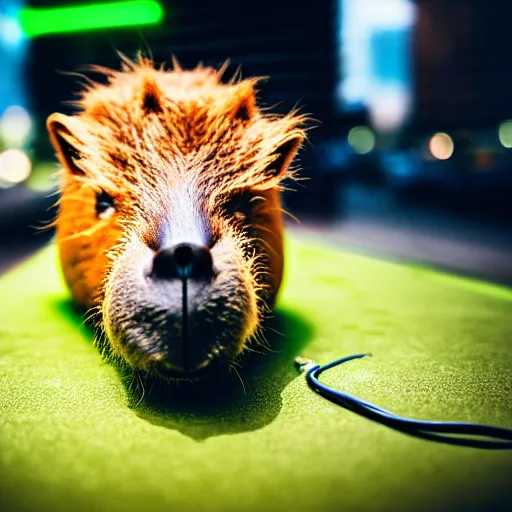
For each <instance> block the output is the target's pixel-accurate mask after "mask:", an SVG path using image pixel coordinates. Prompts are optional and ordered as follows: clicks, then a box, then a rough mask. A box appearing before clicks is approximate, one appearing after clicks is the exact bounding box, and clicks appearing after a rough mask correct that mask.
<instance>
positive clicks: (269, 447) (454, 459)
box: [0, 238, 512, 512]
mask: <svg viewBox="0 0 512 512" xmlns="http://www.w3.org/2000/svg"><path fill="white" fill-rule="evenodd" d="M308 243H309V244H311V241H310V240H309V241H308V240H301V239H297V238H293V240H290V241H289V243H288V252H287V256H288V267H287V269H288V274H287V279H286V284H285V288H284V293H283V294H282V297H281V301H280V311H281V312H280V314H279V316H278V318H277V320H276V322H275V324H273V325H274V328H275V329H276V330H278V331H281V332H282V334H284V336H281V335H279V334H276V333H269V335H268V336H267V338H268V340H269V342H270V343H271V345H272V349H273V352H272V353H271V352H268V351H266V352H267V353H266V354H265V355H258V354H255V355H254V356H253V357H252V360H250V361H249V362H248V363H247V364H246V367H245V370H244V369H242V370H241V376H242V379H243V381H244V383H245V387H246V390H247V395H246V396H245V395H244V393H243V390H242V386H241V384H240V381H239V380H238V378H237V377H236V376H233V378H232V380H230V381H229V382H230V384H228V385H227V386H225V387H224V388H223V389H222V388H219V390H212V389H209V394H210V395H209V396H207V397H206V398H205V399H204V400H203V402H206V403H202V401H201V398H200V395H201V394H202V393H203V391H201V390H200V389H198V390H196V394H195V395H193V396H191V397H190V398H189V399H188V402H187V401H185V400H182V399H180V398H179V396H180V393H181V392H182V391H183V387H180V388H178V389H175V390H169V394H170V396H171V397H172V398H171V399H170V400H169V403H168V405H167V406H166V407H163V406H158V405H155V404H154V403H152V404H151V405H147V403H146V401H145V400H141V401H140V403H138V404H137V403H135V402H134V400H133V399H132V398H130V396H131V395H130V393H129V392H128V390H127V388H129V386H130V384H131V383H130V382H125V384H123V381H122V379H121V377H120V375H119V374H118V373H117V372H116V371H115V370H114V369H113V368H111V367H110V366H108V365H106V364H104V363H102V361H101V360H100V357H99V355H98V354H97V352H96V350H95V348H94V347H93V346H92V345H91V344H90V341H89V340H90V335H89V333H88V332H87V331H86V330H85V329H84V328H81V327H79V324H80V319H79V317H77V316H76V315H75V314H74V313H73V311H72V308H71V306H70V304H69V302H68V301H67V296H68V295H67V291H66V290H65V289H64V287H63V285H62V283H61V280H60V277H59V273H58V269H57V266H56V263H55V261H56V256H55V250H54V248H53V247H49V248H48V249H46V250H44V251H43V252H41V253H39V254H38V255H37V256H36V257H34V258H33V259H32V260H30V261H28V262H27V263H25V264H23V265H22V266H20V267H19V268H17V269H16V270H14V271H12V272H10V273H9V274H7V275H6V276H4V277H2V278H1V279H0V297H1V300H2V308H1V314H0V365H1V368H0V510H2V511H4V512H7V511H14V510H16V511H21V510H33V511H39V512H41V511H80V510H84V511H92V510H95V511H102V510H108V511H118V510H119V511H132V510H144V511H157V510H162V511H163V510H166V511H179V510H204V511H213V510H219V511H221V510H222V511H230V510H279V511H284V510H311V511H313V510H315V511H318V510H379V511H382V510H415V511H416V510H498V509H503V510H506V509H509V510H512V485H511V483H512V453H511V452H490V451H482V450H477V449H472V448H464V447H454V446H447V445H441V444H435V443H433V442H429V441H425V440H419V439H415V438H412V437H409V436H406V435H404V434H400V433H398V432H395V431H392V430H390V429H388V428H386V427H384V426H381V425H378V424H375V423H372V422H370V421H368V420H366V419H364V418H361V417H359V416H357V415H355V414H353V413H351V412H349V411H346V410H344V409H342V408H339V407H336V406H334V405H332V404H331V403H330V402H328V401H326V400H324V399H322V398H320V397H319V396H317V395H315V394H314V393H313V392H311V391H310V390H309V388H308V387H307V385H306V382H305V380H304V377H303V376H302V375H300V376H299V375H297V374H296V372H295V369H294V367H293V357H294V356H295V355H297V354H299V353H300V354H303V355H305V356H308V357H311V358H313V359H315V360H317V361H319V362H328V361H330V360H332V359H334V358H336V357H340V356H342V355H348V354H351V353H356V352H366V351H368V352H372V353H373V356H374V357H373V358H366V359H363V360H360V361H356V362H351V363H347V365H345V366H343V367H341V368H340V369H336V370H333V372H332V373H331V374H330V375H329V374H327V376H326V379H325V380H326V381H329V382H330V383H331V384H335V385H337V386H339V387H340V388H342V389H344V390H345V391H346V392H349V393H353V394H356V395H358V396H360V397H363V398H366V399H368V400H372V401H375V402H376V403H377V404H378V405H380V406H382V407H385V408H387V409H390V410H392V411H394V412H396V413H401V414H404V415H409V416H412V417H417V418H424V419H439V420H443V419H444V420H462V421H477V422H485V423H492V424H497V425H504V426H507V425H508V426H512V405H511V404H512V402H511V397H512V320H511V319H512V291H510V290H507V289H504V288H499V287H496V286H491V285H486V284H481V283H473V282H470V281H467V280H463V279H458V278H454V277H450V276H445V275H442V274H437V273H435V272H431V271H427V270H422V269H415V268H409V267H404V266H400V265H394V264H391V263H386V262H381V261H375V260H372V259H369V258H365V257H361V256H357V255H353V254H352V255H351V254H345V253H341V252H336V251H334V250H330V249H327V248H320V247H317V246H309V244H308ZM262 350H263V349H262ZM229 388H232V389H234V391H233V392H232V393H231V394H229V393H227V391H226V389H229ZM205 393H206V392H205ZM207 394H208V393H207ZM216 396H217V397H218V398H216Z"/></svg>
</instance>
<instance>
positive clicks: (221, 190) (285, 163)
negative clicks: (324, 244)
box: [47, 57, 305, 338]
mask: <svg viewBox="0 0 512 512" xmlns="http://www.w3.org/2000/svg"><path fill="white" fill-rule="evenodd" d="M91 70H93V71H95V72H100V73H102V74H103V75H104V76H105V77H106V82H107V83H106V84H96V83H93V82H92V83H89V84H88V85H87V86H85V88H84V90H83V91H82V93H81V96H80V99H79V100H78V101H77V106H78V107H79V108H80V112H79V113H78V114H76V115H74V116H64V115H62V114H58V113H56V114H52V115H51V116H50V117H49V118H48V123H47V125H48V130H49V133H50V138H51V140H52V143H53V144H54V146H55V148H56V151H57V155H58V157H59V159H60V161H61V163H62V164H63V174H62V194H61V199H60V210H59V215H58V218H57V241H58V244H59V248H60V258H61V263H62V268H63V272H64V276H65V278H66V281H67V283H68V285H69V287H70V289H71V291H72V293H73V296H74V298H75V299H76V301H77V302H78V303H79V304H81V305H83V306H84V307H85V308H91V307H94V306H97V307H100V308H101V307H102V301H103V299H104V297H105V289H106V285H107V282H108V276H109V274H110V272H111V270H112V266H113V264H114V263H115V260H116V258H117V255H119V254H120V253H121V252H122V251H123V248H124V247H125V245H126V243H127V241H128V239H129V238H130V237H133V236H136V237H137V238H138V239H139V240H143V241H144V243H145V244H147V245H148V246H150V247H152V246H153V245H154V244H155V241H154V238H155V236H154V233H155V230H156V229H157V226H158V222H159V221H160V219H162V216H163V214H164V213H166V214H167V213H168V212H163V210H164V209H165V207H164V206H163V205H164V204H165V201H164V199H163V195H162V194H163V192H162V191H164V192H165V191H168V190H173V187H175V185H176V184H177V183H179V182H180V181H183V180H189V182H190V183H193V184H194V187H196V188H197V189H198V190H200V191H201V195H202V196H203V197H204V198H205V199H206V203H207V205H208V216H209V221H210V223H211V225H212V230H213V232H214V234H217V235H218V234H219V233H223V232H226V231H228V230H231V231H233V233H235V232H236V222H235V221H234V220H232V221H230V220H228V221H226V220H225V219H221V218H220V217H219V215H218V214H217V213H215V212H216V211H217V209H218V206H219V205H220V204H223V202H225V201H226V198H228V197H229V196H230V195H232V194H234V193H236V192H237V191H239V190H250V191H251V192H252V193H253V194H255V195H257V196H259V197H260V199H261V204H260V206H258V208H257V212H259V213H258V215H257V216H256V220H255V221H254V222H255V225H254V228H255V231H256V233H257V238H258V240H259V242H260V243H261V247H262V250H263V252H265V254H266V256H267V258H266V260H265V261H266V267H268V268H264V269H258V268H257V265H258V258H255V259H254V262H253V267H250V269H251V272H253V273H252V275H251V276H248V277H247V279H248V280H252V281H255V280H256V278H255V276H256V275H257V274H258V273H259V272H263V273H267V274H269V275H270V278H269V280H268V287H270V290H269V294H268V297H269V302H270V305H271V303H272V302H273V300H274V299H275V295H276V293H277V291H278V289H279V286H280V283H281V278H282V273H283V221H282V214H281V212H282V208H281V201H280V191H281V190H280V184H281V182H282V180H283V179H284V178H287V177H291V176H293V172H292V171H291V170H290V163H291V161H292V160H293V158H294V156H295V153H296V152H297V150H298V149H299V147H300V145H301V143H302V142H303V140H304V137H305V134H304V130H303V128H302V127H301V126H302V124H303V122H304V120H305V118H304V117H303V116H300V115H297V114H296V113H295V112H293V113H290V114H289V115H285V116H278V115H273V114H268V113H264V112H262V111H261V110H260V109H258V107H257V105H256V90H255V87H256V85H257V83H258V79H255V78H252V79H248V80H242V81H238V82H231V83H222V81H221V78H222V73H223V70H222V69H221V70H219V71H217V70H214V69H212V68H204V67H201V66H199V67H197V68H196V69H194V70H191V71H185V70H182V69H181V68H180V67H179V65H177V63H175V66H174V70H172V71H166V70H164V69H162V68H160V69H155V67H154V64H153V62H151V61H150V60H148V59H145V58H142V57H139V58H138V60H137V61H135V62H132V61H130V60H128V59H127V58H125V57H123V63H122V69H121V71H114V70H111V69H105V68H101V67H92V68H91ZM101 190H102V191H105V192H106V193H108V194H109V195H110V196H111V197H112V198H114V201H116V205H117V207H116V211H115V213H114V214H113V215H111V216H109V217H108V218H98V216H97V214H96V210H95V201H96V193H97V192H98V191H101ZM174 214H176V212H174ZM258 219H259V220H258ZM226 222H229V224H226ZM248 268H249V267H248ZM248 286H249V287H250V288H251V290H252V291H251V293H252V294H253V295H254V296H255V297H256V295H257V293H258V286H257V284H256V283H255V282H252V283H248ZM255 300H256V299H255ZM251 316H252V317H253V318H252V319H251ZM260 316H261V315H258V314H256V313H253V314H251V315H248V320H247V324H248V325H247V333H246V335H244V336H245V337H246V338H247V337H248V336H249V335H251V334H252V333H254V331H255V329H256V328H257V324H258V321H259V317H260ZM249 324H251V325H249Z"/></svg>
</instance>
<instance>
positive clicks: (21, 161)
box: [0, 148, 32, 188]
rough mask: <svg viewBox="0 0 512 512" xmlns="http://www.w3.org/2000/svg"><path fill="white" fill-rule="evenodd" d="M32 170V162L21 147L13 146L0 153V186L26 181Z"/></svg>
mask: <svg viewBox="0 0 512 512" xmlns="http://www.w3.org/2000/svg"><path fill="white" fill-rule="evenodd" d="M31 171H32V162H31V161H30V158H29V157H28V156H27V154H26V153H25V152H24V151H22V150H21V149H16V148H11V149H7V150H6V151H4V152H3V153H0V187H3V188H6V187H11V186H13V185H16V184H17V183H21V182H22V181H25V180H26V179H27V178H28V177H29V176H30V172H31Z"/></svg>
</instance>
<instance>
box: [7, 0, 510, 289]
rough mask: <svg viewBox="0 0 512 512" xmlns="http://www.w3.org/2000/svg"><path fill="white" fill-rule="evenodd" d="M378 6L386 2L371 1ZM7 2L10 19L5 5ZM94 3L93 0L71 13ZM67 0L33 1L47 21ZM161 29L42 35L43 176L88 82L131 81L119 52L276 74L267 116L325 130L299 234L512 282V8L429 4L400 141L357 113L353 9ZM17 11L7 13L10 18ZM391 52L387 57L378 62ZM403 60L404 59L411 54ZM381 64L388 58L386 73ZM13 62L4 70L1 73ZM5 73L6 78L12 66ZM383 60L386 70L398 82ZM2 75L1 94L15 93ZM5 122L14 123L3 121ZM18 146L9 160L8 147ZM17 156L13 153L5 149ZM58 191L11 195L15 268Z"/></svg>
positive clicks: (297, 199) (37, 63) (249, 15)
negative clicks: (56, 115)
mask: <svg viewBox="0 0 512 512" xmlns="http://www.w3.org/2000/svg"><path fill="white" fill-rule="evenodd" d="M358 1H359V2H360V3H364V4H365V6H366V7H365V8H367V9H373V8H375V2H379V0H358ZM8 3H9V2H5V1H4V3H2V4H0V7H2V8H3V12H4V13H5V12H6V11H5V6H6V5H7V4H8ZM73 3H76V4H82V3H85V0H81V1H71V0H67V1H66V4H73ZM57 4H59V5H60V4H61V3H59V2H55V1H30V2H27V5H28V6H32V7H38V8H41V7H45V6H55V5H57ZM160 4H161V5H162V6H163V8H164V12H165V14H164V19H163V21H162V23H161V24H160V25H157V26H145V27H140V28H133V27H130V28H126V29H111V30H100V31H91V32H80V33H73V34H59V35H52V36H44V37H37V38H34V39H31V40H30V41H29V43H28V46H27V50H26V54H25V60H24V62H23V63H22V64H20V65H21V66H22V67H23V80H24V86H25V88H26V91H27V109H28V111H29V112H30V115H31V116H32V120H33V137H32V138H31V140H30V142H29V143H27V144H26V146H25V149H26V151H27V152H28V154H29V155H30V157H31V159H32V162H33V165H34V169H35V168H36V166H37V164H38V163H39V162H51V161H53V150H52V148H51V147H50V145H49V143H48V138H47V135H46V133H45V127H44V123H45V120H46V117H47V116H48V115H49V114H50V113H51V112H54V111H61V112H66V113H71V112H72V109H71V107H69V106H67V105H66V104H65V102H66V101H68V100H72V99H73V98H74V96H73V92H74V91H76V90H77V89H78V87H79V86H78V84H77V79H76V77H73V76H69V75H66V74H63V73H61V71H76V70H78V68H79V67H80V66H82V65H84V64H89V63H95V64H101V65H104V66H108V67H113V68H119V58H118V56H117V54H116V51H115V50H120V51H122V52H124V53H126V54H127V55H128V56H133V55H134V54H135V52H136V51H137V50H139V49H143V50H146V51H147V49H150V50H151V54H152V55H153V57H154V59H155V60H156V61H157V62H162V61H166V62H169V63H170V55H171V53H172V54H174V55H175V56H176V57H177V58H178V60H179V61H180V63H181V64H182V66H183V67H193V66H195V65H196V64H197V63H198V62H199V61H203V62H204V63H205V64H210V65H214V66H219V65H221V64H222V63H223V62H224V61H225V60H226V59H227V58H229V59H230V61H231V65H230V67H229V69H228V73H227V75H228V77H229V74H230V73H234V72H235V71H236V69H237V67H238V66H239V65H240V66H241V69H242V76H244V77H248V76H254V75H264V76H268V77H270V79H269V80H268V81H266V82H264V83H263V84H262V85H261V95H260V101H261V105H267V106H268V105H276V104H277V106H276V107H275V110H276V111H281V112H286V111H289V110H290V109H292V108H294V107H295V106H296V105H299V106H300V107H301V109H302V110H303V111H304V112H307V113H310V114H311V115H312V117H313V118H314V119H315V122H314V125H315V128H314V130H312V131H311V132H310V134H311V138H310V142H309V144H307V146H306V147H305V149H304V151H303V152H302V154H301V164H302V167H303V172H302V176H303V177H306V178H308V180H307V181H304V182H301V184H300V185H299V186H298V187H296V191H295V192H293V193H287V194H286V197H285V202H286V205H287V208H288V209H289V210H291V212H292V213H293V214H295V215H296V216H298V217H299V218H300V219H301V220H302V225H300V226H296V225H292V226H291V227H290V229H291V230H302V231H304V232H309V233H312V234H315V233H316V234H320V235H321V236H322V237H323V238H324V239H326V238H327V239H330V240H332V241H334V242H335V243H338V244H340V246H341V247H344V248H347V249H350V250H358V251H364V252H369V253H370V254H372V255H376V256H379V257H385V258H392V259H403V260H406V261H412V262H421V263H428V264H431V265H434V266H438V267H440V268H446V269H449V270H450V271H455V272H459V273H462V274H468V275H471V276H476V277H480V278H484V279H490V280H493V281H497V282H501V283H507V284H512V263H511V258H510V255H511V253H512V236H511V234H512V226H511V224H512V222H511V220H512V215H511V214H512V201H511V192H512V149H508V148H505V147H504V146H503V145H502V144H500V141H499V138H498V126H499V125H500V123H502V122H503V121H505V120H507V119H511V118H512V99H511V91H512V65H511V59H510V57H509V54H510V37H511V30H510V19H512V18H511V14H512V7H511V6H510V5H507V3H505V2H498V1H489V0H488V1H477V0H435V1H434V0H430V1H416V2H414V5H415V20H414V23H413V25H412V27H411V30H410V37H409V38H408V39H407V40H406V44H407V45H408V48H407V49H408V52H409V53H408V54H409V55H410V58H409V61H408V66H409V72H410V76H411V81H410V94H411V99H412V103H411V111H410V114H409V117H408V118H407V120H405V121H404V123H403V125H402V126H401V127H400V128H399V129H397V130H395V132H394V133H392V134H390V133H379V131H378V130H376V129H375V127H374V126H372V118H371V115H370V112H369V110H368V108H367V106H365V105H361V106H360V108H352V109H348V108H344V107H343V104H341V103H340V99H339V95H338V94H337V90H338V88H339V84H340V82H342V81H343V79H344V73H345V69H344V61H343V58H340V53H342V52H343V48H342V47H341V45H342V41H341V40H340V26H341V24H342V20H343V16H344V12H343V8H344V5H345V4H346V2H345V3H344V2H341V1H330V0H316V1H303V2H300V3H298V2H290V1H282V0H273V1H269V0H259V1H258V2H257V3H244V2H240V1H231V0H229V1H228V0H217V1H215V2H211V1H206V0H195V1H190V0H189V1H185V0H173V1H163V0H162V1H161V2H160ZM1 12H2V10H0V13H1ZM378 46H379V45H378V44H377V48H378ZM402 51H403V49H402ZM376 55H377V57H375V56H374V59H379V57H378V55H380V54H376ZM1 58H2V57H1V56H0V59H1ZM1 64H2V63H1V61H0V66H1ZM387 64H388V63H387V61H386V55H385V54H383V56H382V58H381V61H378V62H377V65H378V67H382V69H384V70H385V69H386V65H387ZM9 79H10V78H9V76H8V75H6V74H4V75H3V76H1V75H0V80H4V81H5V80H9ZM1 114H2V112H0V115H1ZM360 125H364V126H367V127H369V128H370V129H371V130H373V132H374V133H375V136H376V146H375V148H374V149H373V150H372V151H370V152H369V153H366V154H358V153H357V152H356V151H353V150H352V149H351V148H350V147H349V146H348V145H347V135H348V133H349V131H350V130H351V129H352V128H353V127H354V126H360ZM436 132H445V133H447V134H449V135H450V137H451V138H452V140H453V143H454V150H453V154H452V155H451V157H450V158H449V159H447V160H438V159H435V158H433V157H432V155H430V154H429V153H428V141H429V140H430V138H431V137H432V136H433V134H434V133H436ZM1 148H2V146H0V149H1ZM4 149H5V148H4ZM55 199H56V198H55V196H52V197H49V191H48V190H45V191H44V192H41V191H40V190H39V191H34V190H33V189H31V188H29V187H27V186H26V183H21V184H19V185H16V186H13V187H10V188H4V189H0V232H1V233H2V243H1V247H0V250H1V257H0V268H3V269H5V268H7V267H9V266H10V265H12V264H13V263H15V262H16V261H19V260H20V259H21V258H23V257H25V255H27V254H28V253H29V252H31V251H33V250H34V249H35V248H37V247H39V246H40V245H41V244H43V243H46V241H47V239H48V237H49V236H51V232H47V233H44V234H41V233H39V232H37V230H34V229H33V227H32V226H35V225H40V223H42V222H45V221H47V220H49V219H51V218H52V216H53V215H54V213H55V212H54V210H52V209H51V208H50V209H49V207H50V206H51V204H53V202H54V201H55Z"/></svg>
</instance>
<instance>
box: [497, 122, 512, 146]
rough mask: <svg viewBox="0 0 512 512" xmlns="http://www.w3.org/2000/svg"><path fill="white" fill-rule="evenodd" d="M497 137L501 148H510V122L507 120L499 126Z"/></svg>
mask: <svg viewBox="0 0 512 512" xmlns="http://www.w3.org/2000/svg"><path fill="white" fill-rule="evenodd" d="M498 137H499V139H500V142H501V144H502V146H503V147H505V148H512V120H510V119H509V120H508V121H503V123H501V124H500V126H499V127H498Z"/></svg>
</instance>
